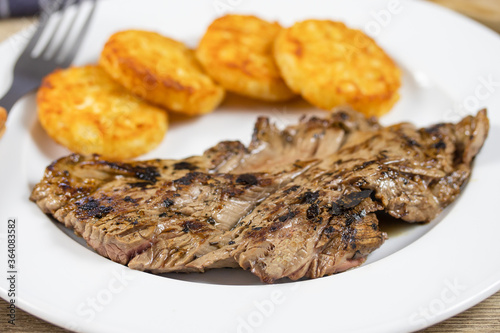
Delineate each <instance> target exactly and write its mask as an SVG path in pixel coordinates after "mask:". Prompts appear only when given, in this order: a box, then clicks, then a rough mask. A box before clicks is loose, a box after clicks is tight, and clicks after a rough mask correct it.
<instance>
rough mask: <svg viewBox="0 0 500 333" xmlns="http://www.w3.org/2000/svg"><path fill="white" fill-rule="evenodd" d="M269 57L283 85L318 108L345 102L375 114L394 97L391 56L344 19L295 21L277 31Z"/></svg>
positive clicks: (396, 77)
mask: <svg viewBox="0 0 500 333" xmlns="http://www.w3.org/2000/svg"><path fill="white" fill-rule="evenodd" d="M274 56H275V59H276V63H277V65H278V67H279V69H280V71H281V74H282V75H283V78H284V79H285V82H286V83H287V84H288V86H289V87H290V88H291V89H292V90H293V91H295V92H296V93H300V94H301V95H302V96H303V97H304V98H305V99H306V100H307V101H309V102H310V103H312V104H314V105H316V106H318V107H320V108H323V109H327V110H330V109H332V108H334V107H336V106H342V105H350V106H352V107H353V108H354V109H356V110H358V111H361V112H363V113H364V114H366V115H368V116H371V115H376V116H380V115H382V114H384V113H386V112H387V111H389V110H390V108H391V107H392V106H393V105H394V103H396V101H397V100H398V99H399V94H398V89H399V87H400V85H401V72H400V70H399V69H398V67H397V66H396V65H395V63H394V61H393V60H392V59H391V58H390V57H389V56H388V55H387V54H386V53H385V52H384V51H383V50H382V49H381V48H380V47H379V46H378V45H377V44H376V43H375V41H373V39H371V38H370V37H368V36H366V35H365V34H364V33H363V32H361V31H359V30H354V29H350V28H348V27H346V26H345V25H344V24H343V23H340V22H333V21H328V20H306V21H302V22H297V23H295V24H294V25H293V26H292V27H290V28H288V29H283V30H282V31H281V32H280V33H279V34H278V36H277V38H276V40H275V44H274Z"/></svg>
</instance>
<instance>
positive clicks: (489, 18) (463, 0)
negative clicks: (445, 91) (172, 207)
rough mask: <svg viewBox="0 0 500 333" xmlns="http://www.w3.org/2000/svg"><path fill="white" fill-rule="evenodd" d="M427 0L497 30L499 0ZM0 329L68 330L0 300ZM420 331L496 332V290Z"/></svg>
mask: <svg viewBox="0 0 500 333" xmlns="http://www.w3.org/2000/svg"><path fill="white" fill-rule="evenodd" d="M431 1H433V2H436V3H439V4H441V5H445V6H448V7H450V8H452V9H454V10H457V11H460V12H462V13H464V14H467V15H469V16H471V17H472V18H474V19H476V20H479V21H481V22H482V23H484V24H486V25H488V26H489V27H490V28H492V29H495V30H496V31H498V32H500V0H431ZM34 21H35V19H34V18H18V19H7V20H0V42H1V41H3V40H5V39H7V38H8V37H9V36H11V35H13V34H15V33H17V32H19V31H20V30H21V29H23V28H26V27H27V26H29V25H30V24H32V23H33V22H34ZM499 61H500V59H499ZM495 259H498V258H495ZM361 320H362V319H361ZM0 332H26V333H28V332H68V331H67V330H65V329H62V328H59V327H57V326H54V325H51V324H49V323H47V322H45V321H43V320H40V319H38V318H36V317H34V316H32V315H30V314H28V313H26V312H24V311H22V310H20V309H17V312H16V325H15V326H12V325H10V324H8V323H7V302H5V301H4V300H3V299H0ZM421 332H422V333H438V332H439V333H444V332H450V333H452V332H453V333H455V332H470V333H472V332H500V292H498V293H496V294H494V295H493V296H491V297H490V298H488V299H486V300H485V301H483V302H481V303H479V304H478V305H476V306H474V307H472V308H470V309H469V310H467V311H465V312H462V313H461V314H459V315H457V316H455V317H453V318H450V319H448V320H446V321H444V322H441V323H439V324H437V325H434V326H432V327H429V328H427V329H425V330H423V331H421Z"/></svg>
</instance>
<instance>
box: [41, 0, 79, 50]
mask: <svg viewBox="0 0 500 333" xmlns="http://www.w3.org/2000/svg"><path fill="white" fill-rule="evenodd" d="M74 2H75V0H66V1H62V3H63V6H62V9H60V12H61V15H60V16H59V17H57V23H56V26H55V27H54V29H53V30H52V35H51V36H50V39H49V40H48V41H47V43H45V45H44V46H43V48H42V50H40V53H38V54H39V56H41V57H48V50H49V48H50V46H51V45H55V43H56V40H55V39H56V38H55V37H56V35H57V31H59V29H60V27H61V24H62V22H63V21H64V19H65V17H66V16H67V12H68V8H69V7H70V6H71V5H72V4H73V3H74ZM70 30H71V29H68V30H66V32H65V36H64V38H63V40H64V39H65V38H66V36H67V35H68V33H69V31H70ZM61 44H63V43H61ZM61 44H60V45H61ZM60 47H61V46H58V47H57V48H56V50H55V52H54V53H53V54H57V52H58V50H59V48H60Z"/></svg>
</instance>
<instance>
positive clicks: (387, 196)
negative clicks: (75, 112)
mask: <svg viewBox="0 0 500 333" xmlns="http://www.w3.org/2000/svg"><path fill="white" fill-rule="evenodd" d="M488 129H489V124H488V118H487V116H486V111H485V110H482V111H480V112H478V113H477V115H476V116H468V117H465V118H464V119H463V120H462V121H460V122H459V123H457V124H451V123H442V124H436V125H433V126H430V127H427V128H421V129H418V128H416V127H415V126H413V125H412V124H409V123H401V124H396V125H393V126H388V127H383V126H381V125H379V124H378V122H377V121H376V120H375V119H372V118H370V119H367V118H365V117H364V116H362V115H361V114H359V113H357V112H355V111H351V110H341V111H337V112H334V113H332V114H330V115H329V116H328V117H326V118H324V119H323V118H318V117H309V118H306V117H303V118H302V119H301V120H300V122H299V123H298V124H296V125H292V126H289V127H287V128H285V129H283V130H279V129H278V128H277V127H276V126H274V125H273V124H272V123H271V122H270V121H269V119H267V118H265V117H261V118H259V119H258V120H257V123H256V125H255V130H254V133H253V137H252V141H251V143H250V144H249V146H248V147H245V146H244V145H243V144H241V143H240V142H237V141H225V142H221V143H219V144H217V145H216V146H215V147H212V148H210V149H208V150H207V151H206V152H205V153H204V154H203V155H201V156H193V157H189V158H186V159H183V160H149V161H137V162H127V163H120V162H110V161H106V160H103V159H101V158H100V157H99V156H95V155H94V156H82V155H77V154H73V155H70V156H67V157H63V158H61V159H59V160H57V161H54V162H53V163H52V164H51V165H50V166H48V167H47V169H46V172H45V175H44V177H43V179H42V180H41V182H40V183H39V184H37V185H36V186H35V188H34V189H33V192H32V195H31V200H32V201H34V202H36V203H37V205H38V206H39V207H40V208H41V209H42V210H43V211H44V212H45V213H47V214H50V215H52V216H53V217H54V218H55V219H56V220H58V221H59V222H61V223H63V224H64V225H65V226H66V227H69V228H72V229H74V230H75V232H76V233H77V234H78V235H80V236H82V237H83V238H84V239H85V240H86V241H87V243H88V245H89V246H90V247H91V248H92V249H94V250H96V251H97V252H98V253H99V254H101V255H103V256H105V257H108V258H110V259H111V260H113V261H116V262H119V263H121V264H124V265H128V266H129V267H130V268H132V269H137V270H143V271H150V272H153V273H167V272H204V271H206V270H208V269H214V268H221V267H242V268H243V269H246V270H249V271H251V272H252V273H254V274H255V275H257V276H258V277H259V278H260V279H261V280H262V281H263V282H266V283H272V282H274V281H276V280H278V279H282V278H285V277H287V278H290V279H292V280H297V279H301V278H303V277H309V278H318V277H322V276H325V275H330V274H334V273H338V272H342V271H345V270H347V269H350V268H352V267H356V266H359V265H360V264H362V263H363V262H364V261H365V260H366V258H367V256H368V254H370V253H371V252H373V251H374V250H376V249H377V248H378V247H380V246H381V245H382V244H383V242H384V241H385V239H386V238H387V235H386V234H385V233H384V232H382V231H381V230H380V229H379V226H378V219H377V215H376V212H385V213H387V214H389V215H391V216H393V217H394V218H397V219H400V220H401V221H403V222H402V223H404V222H409V223H413V222H427V221H430V220H432V219H433V218H435V217H436V216H437V215H438V214H439V213H440V212H441V211H442V209H443V208H444V207H446V206H447V205H449V204H450V203H451V202H453V200H454V199H455V198H456V197H457V196H458V195H459V193H460V191H461V189H462V188H463V185H464V184H465V183H466V182H467V180H468V179H469V177H470V173H471V166H472V161H473V159H474V157H475V156H476V154H477V153H478V152H479V150H480V148H481V147H482V145H483V143H484V141H485V139H486V136H487V133H488Z"/></svg>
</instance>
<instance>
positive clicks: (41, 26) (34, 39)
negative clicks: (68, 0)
mask: <svg viewBox="0 0 500 333" xmlns="http://www.w3.org/2000/svg"><path fill="white" fill-rule="evenodd" d="M62 3H63V2H62V1H61V0H57V1H54V2H53V4H54V5H51V6H49V8H48V9H47V10H46V11H44V12H43V13H42V14H41V15H40V22H39V23H38V27H37V29H36V31H35V33H34V34H33V36H31V39H30V41H29V42H28V44H27V45H26V46H25V47H24V50H23V52H22V53H21V56H26V55H29V54H31V52H33V49H34V48H35V46H36V44H37V43H38V41H39V39H40V36H41V35H42V33H43V31H44V30H45V28H46V26H47V23H48V22H49V21H50V18H51V16H52V14H53V13H55V12H57V11H58V10H60V9H61V6H62ZM51 4H52V3H51Z"/></svg>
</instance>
